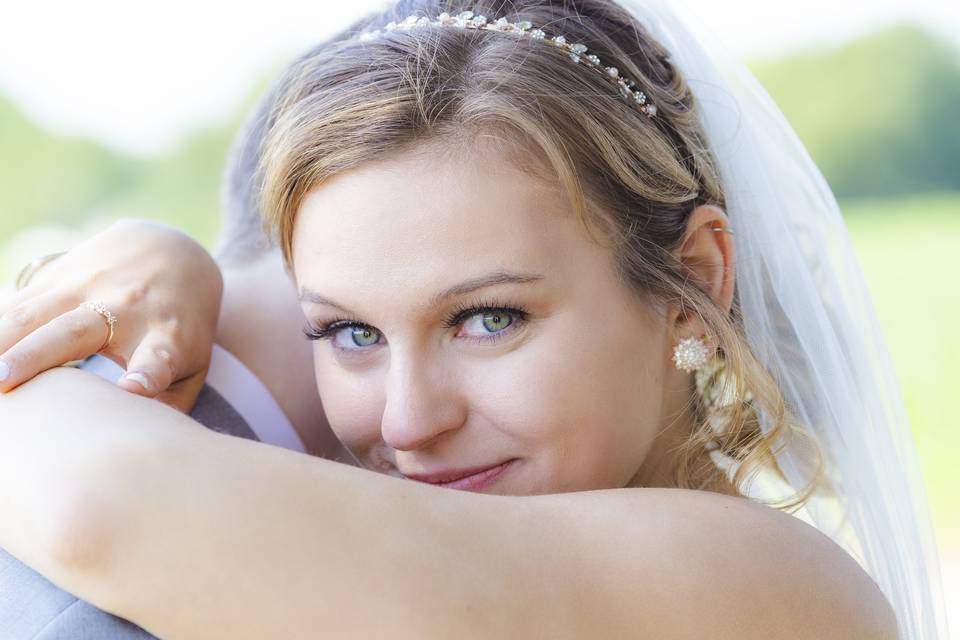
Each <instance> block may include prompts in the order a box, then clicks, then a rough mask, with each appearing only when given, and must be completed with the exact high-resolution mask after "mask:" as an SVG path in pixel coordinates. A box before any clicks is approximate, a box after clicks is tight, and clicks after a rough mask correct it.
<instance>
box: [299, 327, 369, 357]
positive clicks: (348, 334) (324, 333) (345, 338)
mask: <svg viewBox="0 0 960 640" xmlns="http://www.w3.org/2000/svg"><path fill="white" fill-rule="evenodd" d="M304 333H305V334H306V336H307V337H308V338H310V339H311V340H330V342H331V343H332V344H333V346H334V348H335V349H338V350H340V351H360V350H362V349H366V348H367V347H370V346H373V345H375V344H377V342H379V341H380V332H379V331H377V330H376V329H374V328H373V327H368V326H366V325H362V324H356V323H346V322H339V323H338V322H331V323H330V324H328V325H327V326H326V327H324V328H323V329H314V328H313V327H307V328H306V329H305V331H304Z"/></svg>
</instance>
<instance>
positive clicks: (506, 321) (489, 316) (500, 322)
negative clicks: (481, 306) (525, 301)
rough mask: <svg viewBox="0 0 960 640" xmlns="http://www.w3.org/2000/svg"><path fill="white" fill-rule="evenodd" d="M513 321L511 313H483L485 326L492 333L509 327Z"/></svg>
mask: <svg viewBox="0 0 960 640" xmlns="http://www.w3.org/2000/svg"><path fill="white" fill-rule="evenodd" d="M512 323H513V318H512V317H511V316H510V314H509V313H504V312H502V311H496V312H492V313H485V314H484V315H483V328H484V329H486V330H487V331H490V332H491V333H496V332H497V331H502V330H503V329H506V328H507V327H509V326H510V325H511V324H512Z"/></svg>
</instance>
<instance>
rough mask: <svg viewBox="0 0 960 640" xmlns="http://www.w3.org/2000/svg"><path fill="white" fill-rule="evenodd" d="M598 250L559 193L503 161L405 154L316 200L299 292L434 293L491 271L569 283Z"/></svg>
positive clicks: (306, 226) (302, 249) (316, 193)
mask: <svg viewBox="0 0 960 640" xmlns="http://www.w3.org/2000/svg"><path fill="white" fill-rule="evenodd" d="M592 244H593V243H592V242H591V241H590V239H589V236H588V235H587V233H586V231H585V230H584V229H583V228H582V225H581V223H580V222H579V221H578V220H577V219H576V216H575V214H574V213H573V211H572V209H571V207H570V205H569V203H568V202H567V199H566V197H565V194H564V193H562V191H561V190H560V188H559V187H558V186H556V185H552V184H550V183H548V182H545V181H543V180H542V179H540V178H537V177H534V176H532V175H530V174H529V173H527V172H524V171H523V170H521V169H519V168H517V167H516V166H515V165H514V164H513V163H511V162H509V161H507V160H506V159H503V158H498V157H496V156H493V155H491V154H490V153H484V154H482V155H481V154H470V153H466V152H464V153H458V154H442V155H439V154H435V155H431V154H429V153H409V154H405V155H401V156H398V157H396V158H393V159H390V160H389V161H379V162H373V163H366V164H364V165H361V166H360V167H357V168H355V169H352V170H350V171H347V172H344V173H343V174H340V175H338V176H336V177H335V178H334V179H332V180H330V181H328V182H326V183H324V184H323V185H321V186H320V187H318V188H317V189H314V190H313V191H312V192H310V193H309V194H308V195H307V197H306V198H305V199H304V202H303V204H302V206H301V208H300V211H299V214H298V216H297V223H296V227H295V229H294V237H293V265H294V270H295V272H296V275H297V279H298V281H299V283H300V285H301V287H304V286H306V287H309V288H311V289H314V290H318V291H322V292H324V293H328V292H329V293H330V294H331V297H332V296H347V295H348V294H349V293H350V289H349V287H351V286H354V287H356V286H362V287H368V286H371V285H373V284H374V283H375V285H376V287H377V290H378V292H381V293H382V292H383V290H384V289H391V290H406V291H410V290H413V289H417V290H422V291H423V292H424V293H425V294H427V295H429V293H430V292H432V291H434V290H438V289H440V288H443V287H444V286H447V285H449V284H453V283H456V282H459V281H461V280H464V279H467V278H470V277H475V276H478V275H482V274H485V273H487V272H489V271H492V270H495V269H504V270H522V271H538V270H539V271H540V272H541V273H544V274H550V275H551V277H554V278H556V277H563V274H564V273H565V271H566V270H567V269H568V268H569V266H570V265H571V259H573V258H574V254H576V253H578V252H585V251H586V252H590V251H594V252H595V251H597V250H598V249H599V248H598V247H596V246H595V245H593V246H589V245H592ZM572 263H573V264H576V260H573V262H572ZM353 299H356V298H355V297H354V298H353Z"/></svg>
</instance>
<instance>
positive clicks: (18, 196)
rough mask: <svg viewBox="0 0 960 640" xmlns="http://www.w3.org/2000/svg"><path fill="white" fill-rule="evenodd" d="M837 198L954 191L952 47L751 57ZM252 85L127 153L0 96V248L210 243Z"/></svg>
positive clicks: (898, 31) (958, 85) (872, 47)
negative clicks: (115, 239)
mask: <svg viewBox="0 0 960 640" xmlns="http://www.w3.org/2000/svg"><path fill="white" fill-rule="evenodd" d="M751 67H752V68H753V69H754V71H755V72H756V73H757V75H758V77H759V78H760V80H761V82H762V83H763V84H764V85H765V86H766V87H767V89H768V91H769V92H770V94H771V95H772V96H773V98H774V99H775V100H776V101H777V103H778V104H779V105H780V106H781V108H782V109H783V111H784V112H785V113H786V115H787V117H788V119H789V120H790V121H791V122H792V123H793V125H794V126H795V128H796V129H797V131H798V133H799V135H800V137H801V139H802V140H803V141H804V142H805V144H806V145H807V146H808V148H809V150H810V152H811V154H812V155H813V158H814V160H815V161H816V162H817V163H818V165H819V166H820V168H821V170H822V171H823V173H824V174H825V175H826V177H827V179H828V181H829V182H830V184H831V186H832V187H833V188H834V190H835V192H836V193H837V195H838V196H839V197H840V198H845V197H851V196H867V195H869V196H882V195H892V194H904V193H913V192H921V191H927V190H935V189H939V190H957V189H960V170H958V167H960V119H958V117H957V116H958V111H960V53H958V52H957V51H956V50H954V49H953V48H951V47H949V46H947V45H946V44H944V43H942V42H940V41H938V40H937V39H936V38H935V37H933V36H932V35H931V34H930V33H928V32H926V31H924V30H922V29H920V28H918V27H915V26H911V25H902V26H898V27H892V28H888V29H886V30H883V31H880V32H876V33H874V34H871V35H869V36H867V37H864V38H861V39H858V40H856V41H853V42H851V43H849V44H847V45H846V46H844V47H842V48H839V49H831V50H822V51H813V52H806V53H802V54H799V55H795V56H791V57H787V58H784V59H780V60H774V61H761V62H756V63H752V64H751ZM265 86H266V82H265V81H261V82H260V83H258V86H257V87H256V90H255V91H253V92H251V94H250V97H249V98H248V99H247V100H245V101H244V104H242V105H240V108H238V110H237V113H236V115H235V116H234V117H232V118H230V119H229V121H227V122H225V123H223V124H222V125H220V126H217V127H214V128H211V129H208V130H204V131H198V132H197V133H195V134H194V135H193V136H190V137H189V138H188V139H187V140H186V142H185V143H184V144H182V145H181V146H180V147H179V148H178V149H177V150H176V151H174V152H172V153H170V154H168V155H166V156H162V157H156V158H146V159H144V158H133V157H128V156H124V155H122V154H119V153H116V152H112V151H109V150H107V149H105V148H103V147H101V146H99V145H97V144H96V143H94V142H91V141H88V140H84V139H80V138H71V137H64V136H60V135H56V134H52V133H50V132H47V131H44V130H43V129H41V128H39V127H38V126H36V125H35V124H33V123H31V122H30V121H29V120H28V119H27V118H26V117H24V116H23V115H22V114H21V113H20V112H19V111H18V110H17V109H16V108H15V107H14V106H13V105H12V104H11V103H10V102H7V101H4V100H3V99H2V98H0V149H2V153H0V211H2V212H3V213H2V215H0V245H2V244H4V242H5V240H7V239H8V238H9V237H10V236H11V235H13V234H14V233H16V232H17V231H19V230H21V229H24V228H26V227H28V226H33V225H37V224H45V223H66V224H72V223H76V222H79V221H81V220H87V219H90V218H96V217H103V218H116V217H139V218H155V219H161V220H165V221H168V222H170V223H172V224H175V225H178V226H180V227H182V228H183V229H185V230H187V231H189V232H190V233H192V234H194V235H195V236H196V237H198V238H199V239H201V240H203V241H204V242H206V243H208V244H209V243H210V242H212V240H213V238H214V236H215V233H216V229H217V226H218V224H219V218H218V216H217V214H216V212H217V210H218V208H219V195H218V186H219V180H220V173H221V171H222V167H223V164H224V158H225V155H226V153H227V149H228V148H229V144H230V142H231V140H232V138H233V136H234V134H235V131H236V129H237V127H238V126H239V124H240V122H241V120H242V117H243V115H244V114H245V113H246V111H247V110H248V109H249V108H250V106H251V105H252V104H253V102H254V100H255V99H256V97H257V96H258V95H259V94H260V92H261V91H262V90H263V88H264V87H265Z"/></svg>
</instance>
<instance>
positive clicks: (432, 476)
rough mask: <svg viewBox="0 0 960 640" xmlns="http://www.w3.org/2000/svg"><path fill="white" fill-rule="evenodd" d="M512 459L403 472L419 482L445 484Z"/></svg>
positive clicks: (501, 464)
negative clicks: (430, 471)
mask: <svg viewBox="0 0 960 640" xmlns="http://www.w3.org/2000/svg"><path fill="white" fill-rule="evenodd" d="M507 462H510V460H505V461H503V462H498V463H496V464H491V465H483V466H479V467H468V468H464V469H446V470H444V471H434V472H433V473H410V474H406V473H405V474H403V475H404V476H405V477H406V478H407V479H409V480H416V481H418V482H428V483H430V484H445V483H449V482H453V481H456V480H462V479H464V478H468V477H470V476H474V475H478V474H480V473H483V472H484V471H489V470H491V469H495V468H497V467H500V466H503V465H505V464H506V463H507Z"/></svg>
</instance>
